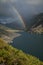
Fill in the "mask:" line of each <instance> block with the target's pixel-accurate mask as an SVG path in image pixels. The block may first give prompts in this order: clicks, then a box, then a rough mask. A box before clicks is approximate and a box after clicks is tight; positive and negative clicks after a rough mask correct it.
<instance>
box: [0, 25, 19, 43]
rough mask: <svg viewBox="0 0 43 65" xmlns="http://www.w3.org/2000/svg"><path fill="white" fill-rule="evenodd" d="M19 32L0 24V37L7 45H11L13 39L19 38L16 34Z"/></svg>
mask: <svg viewBox="0 0 43 65" xmlns="http://www.w3.org/2000/svg"><path fill="white" fill-rule="evenodd" d="M18 31H19V30H13V29H11V28H8V27H6V26H4V25H2V24H0V37H1V38H2V39H3V40H4V41H6V42H7V43H12V42H13V41H12V40H13V39H14V38H16V37H18V36H20V34H19V33H16V32H18Z"/></svg>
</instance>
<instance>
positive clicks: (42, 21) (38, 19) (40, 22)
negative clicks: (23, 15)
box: [26, 13, 43, 34]
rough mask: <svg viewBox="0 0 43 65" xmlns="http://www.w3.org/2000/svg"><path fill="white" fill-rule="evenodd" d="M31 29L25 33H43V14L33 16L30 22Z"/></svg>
mask: <svg viewBox="0 0 43 65" xmlns="http://www.w3.org/2000/svg"><path fill="white" fill-rule="evenodd" d="M31 22H32V23H31V27H30V28H27V29H26V31H30V32H35V33H40V34H41V33H43V13H40V14H38V15H35V16H34V17H33V19H32V20H31Z"/></svg>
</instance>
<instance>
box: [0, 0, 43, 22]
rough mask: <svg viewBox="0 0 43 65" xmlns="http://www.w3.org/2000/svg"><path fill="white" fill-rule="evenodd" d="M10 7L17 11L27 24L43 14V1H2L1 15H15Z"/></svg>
mask: <svg viewBox="0 0 43 65" xmlns="http://www.w3.org/2000/svg"><path fill="white" fill-rule="evenodd" d="M10 5H12V6H13V7H14V8H16V9H17V11H18V12H19V14H20V15H21V16H22V18H23V20H24V21H25V22H26V23H28V22H29V19H30V18H31V17H33V16H34V15H36V14H39V13H42V12H43V0H0V14H3V15H8V16H12V15H15V14H13V13H14V12H13V10H12V9H11V6H10ZM6 12H7V13H6Z"/></svg>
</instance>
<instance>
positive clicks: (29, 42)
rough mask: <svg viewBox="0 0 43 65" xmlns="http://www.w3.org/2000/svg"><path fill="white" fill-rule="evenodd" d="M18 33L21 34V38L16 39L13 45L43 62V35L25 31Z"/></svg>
mask: <svg viewBox="0 0 43 65" xmlns="http://www.w3.org/2000/svg"><path fill="white" fill-rule="evenodd" d="M17 33H19V34H21V36H19V37H16V38H15V39H14V40H13V43H12V44H11V45H12V46H14V47H15V48H18V49H20V50H23V51H24V52H25V53H28V54H31V55H33V56H36V57H38V58H39V59H40V60H42V61H43V34H35V33H28V32H24V31H23V32H17Z"/></svg>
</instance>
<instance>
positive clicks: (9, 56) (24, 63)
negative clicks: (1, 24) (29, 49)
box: [0, 38, 43, 65]
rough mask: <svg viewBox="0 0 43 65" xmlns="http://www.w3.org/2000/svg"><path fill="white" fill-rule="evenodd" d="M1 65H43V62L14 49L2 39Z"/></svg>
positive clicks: (0, 41) (0, 43) (0, 47)
mask: <svg viewBox="0 0 43 65" xmlns="http://www.w3.org/2000/svg"><path fill="white" fill-rule="evenodd" d="M0 65H43V62H41V61H40V60H39V59H37V58H36V57H34V56H31V55H27V54H25V53H23V52H22V51H21V50H18V49H15V48H13V47H12V46H11V45H8V44H7V43H5V41H3V40H2V39H1V38H0Z"/></svg>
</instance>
